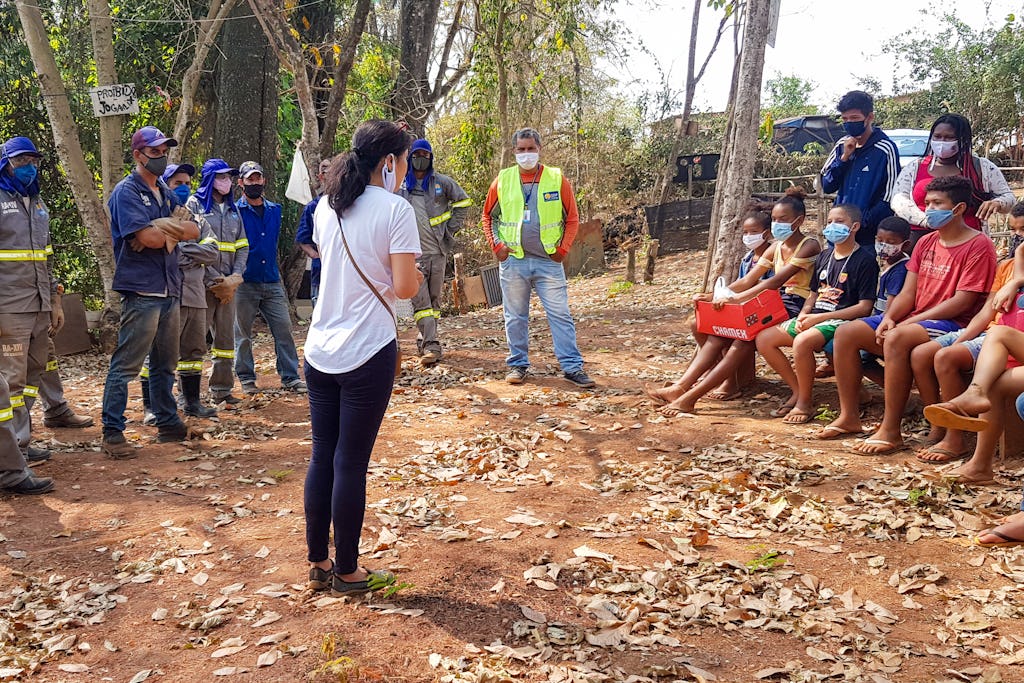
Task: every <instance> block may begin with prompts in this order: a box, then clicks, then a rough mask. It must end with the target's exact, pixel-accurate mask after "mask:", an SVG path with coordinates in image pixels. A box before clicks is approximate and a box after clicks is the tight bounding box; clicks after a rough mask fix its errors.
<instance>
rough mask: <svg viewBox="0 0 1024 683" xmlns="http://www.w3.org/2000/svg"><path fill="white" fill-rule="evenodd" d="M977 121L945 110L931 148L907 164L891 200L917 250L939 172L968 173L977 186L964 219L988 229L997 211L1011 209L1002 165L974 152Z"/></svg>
mask: <svg viewBox="0 0 1024 683" xmlns="http://www.w3.org/2000/svg"><path fill="white" fill-rule="evenodd" d="M972 144H973V138H972V134H971V123H970V121H968V120H967V119H966V118H964V117H963V116H960V115H959V114H943V115H942V116H940V117H939V118H937V119H936V120H935V123H933V124H932V128H931V135H930V136H929V138H928V150H927V151H928V154H927V155H926V156H925V157H923V158H922V159H921V161H920V162H919V163H917V164H911V165H909V166H906V167H904V168H903V170H902V171H901V172H900V175H899V177H898V178H897V179H896V186H895V189H894V190H893V196H892V199H891V200H890V205H891V206H892V210H893V212H894V213H895V214H896V215H897V216H900V217H901V218H904V219H905V220H907V221H908V222H909V223H910V224H911V237H910V241H911V251H912V250H913V245H915V244H917V241H918V240H919V239H920V238H921V237H923V236H924V235H926V234H928V232H930V231H931V229H932V228H930V227H929V226H928V224H927V222H926V220H925V213H924V196H925V187H927V186H928V183H929V182H931V181H932V179H933V178H941V177H944V176H955V175H959V176H963V177H965V178H967V179H968V180H970V181H971V185H972V186H973V188H974V191H973V193H972V196H971V202H970V203H969V205H968V209H967V213H966V214H965V215H964V222H965V223H967V225H968V226H970V227H972V228H974V229H975V230H983V229H984V230H986V231H987V225H986V223H985V221H987V220H988V219H989V217H991V216H992V215H994V214H996V213H1007V212H1008V211H1009V210H1010V207H1012V206H1013V204H1014V201H1015V200H1014V196H1013V192H1012V191H1011V190H1010V186H1009V185H1008V184H1007V182H1006V178H1004V177H1003V174H1002V172H1001V171H1000V170H999V168H998V167H997V166H996V165H995V164H993V163H992V162H991V161H989V160H988V159H984V158H982V157H979V156H977V155H975V154H973V153H972V152H971V146H972Z"/></svg>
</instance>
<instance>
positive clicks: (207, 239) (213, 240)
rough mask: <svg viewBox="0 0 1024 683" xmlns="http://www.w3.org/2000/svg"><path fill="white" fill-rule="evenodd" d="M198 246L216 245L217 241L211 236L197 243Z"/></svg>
mask: <svg viewBox="0 0 1024 683" xmlns="http://www.w3.org/2000/svg"><path fill="white" fill-rule="evenodd" d="M199 244H217V240H216V239H215V238H214V237H213V236H212V235H211V236H210V237H207V238H206V239H204V240H202V241H200V242H199Z"/></svg>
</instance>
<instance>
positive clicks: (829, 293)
mask: <svg viewBox="0 0 1024 683" xmlns="http://www.w3.org/2000/svg"><path fill="white" fill-rule="evenodd" d="M834 253H835V247H834V246H832V245H831V244H830V245H829V246H828V247H827V248H826V249H824V250H823V251H822V252H821V253H820V254H818V258H817V260H816V261H815V262H814V275H813V277H811V291H812V292H817V293H818V298H817V300H816V301H815V302H814V308H813V309H812V310H811V313H831V312H833V311H838V310H841V309H844V308H849V307H850V306H853V305H855V304H857V303H858V302H860V301H863V300H864V299H869V300H871V301H874V300H875V297H876V296H877V294H878V261H877V260H876V259H875V255H874V253H873V252H872V251H871V250H869V249H865V248H864V247H858V248H857V249H854V251H853V253H852V254H850V255H849V256H847V257H846V258H843V259H836V258H834V257H833V254H834Z"/></svg>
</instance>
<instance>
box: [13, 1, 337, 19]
mask: <svg viewBox="0 0 1024 683" xmlns="http://www.w3.org/2000/svg"><path fill="white" fill-rule="evenodd" d="M15 2H17V0H15ZM325 2H329V0H311V1H310V2H305V3H302V4H301V5H296V6H295V7H292V8H290V9H282V10H280V13H281V14H284V13H286V12H293V11H295V10H297V9H302V8H303V7H312V6H314V5H322V4H324V3H325ZM7 4H8V2H7V0H4V1H0V7H2V6H5V5H7ZM20 4H22V5H24V6H25V7H32V8H33V9H37V10H39V11H40V12H42V11H47V10H48V9H49V8H44V7H40V6H39V5H34V4H32V3H28V2H22V3H20ZM256 16H257V15H255V14H243V15H240V16H236V17H225V18H224V19H222V21H235V20H240V19H254V18H256ZM110 20H111V21H121V22H124V23H129V24H199V23H202V22H206V21H214V20H213V19H207V18H205V17H201V18H196V19H177V18H172V17H166V18H159V19H137V18H134V17H120V16H117V15H114V14H111V15H110Z"/></svg>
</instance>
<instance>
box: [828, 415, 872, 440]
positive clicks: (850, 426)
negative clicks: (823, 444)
mask: <svg viewBox="0 0 1024 683" xmlns="http://www.w3.org/2000/svg"><path fill="white" fill-rule="evenodd" d="M863 431H864V426H863V425H862V424H861V423H860V420H858V419H856V418H855V419H853V420H844V419H843V418H842V417H840V418H838V419H836V420H833V421H832V422H829V423H828V424H827V425H825V427H824V428H823V429H822V430H821V436H822V439H823V440H830V439H836V438H839V437H841V436H846V435H847V434H850V435H853V434H860V433H861V432H863Z"/></svg>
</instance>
